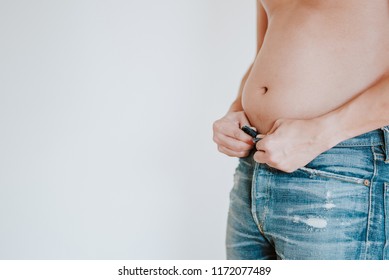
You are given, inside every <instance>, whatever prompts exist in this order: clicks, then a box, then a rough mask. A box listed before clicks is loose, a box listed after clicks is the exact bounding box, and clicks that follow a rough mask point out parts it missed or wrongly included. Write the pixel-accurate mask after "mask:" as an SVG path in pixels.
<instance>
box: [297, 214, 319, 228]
mask: <svg viewBox="0 0 389 280" xmlns="http://www.w3.org/2000/svg"><path fill="white" fill-rule="evenodd" d="M293 222H295V223H304V224H306V225H308V226H310V227H311V228H316V229H323V228H326V227H327V220H326V219H323V218H319V217H309V218H301V217H299V216H294V217H293Z"/></svg>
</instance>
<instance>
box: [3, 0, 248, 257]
mask: <svg viewBox="0 0 389 280" xmlns="http://www.w3.org/2000/svg"><path fill="white" fill-rule="evenodd" d="M254 53H255V1H254V0H246V1H242V0H164V1H159V0H149V1H144V0H127V1H125V0H104V1H102V0H95V1H92V0H90V1H89V0H68V1H65V0H63V1H53V0H37V1H27V0H0V258H1V259H224V258H225V252H224V239H225V225H226V219H227V209H228V193H229V191H230V188H231V187H232V174H233V170H234V168H235V165H236V163H237V160H236V159H232V158H228V157H226V156H223V155H221V154H219V153H218V152H217V151H216V145H215V144H214V143H213V142H212V129H211V128H212V123H213V121H214V120H216V119H217V118H219V117H221V116H222V115H223V114H224V113H225V111H226V110H227V108H228V106H229V105H230V103H231V101H232V100H233V99H234V97H235V96H236V93H237V90H238V87H239V83H240V80H241V78H242V76H243V74H244V72H245V71H246V69H247V67H248V66H249V64H250V63H251V62H252V60H253V58H254Z"/></svg>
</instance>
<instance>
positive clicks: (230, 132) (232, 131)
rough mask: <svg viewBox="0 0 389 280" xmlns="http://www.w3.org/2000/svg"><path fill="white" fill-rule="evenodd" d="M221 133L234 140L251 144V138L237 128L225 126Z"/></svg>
mask: <svg viewBox="0 0 389 280" xmlns="http://www.w3.org/2000/svg"><path fill="white" fill-rule="evenodd" d="M222 133H223V134H224V135H226V136H229V137H231V138H234V139H236V140H240V141H242V142H246V143H252V137H251V136H250V135H248V134H246V133H245V132H244V131H243V130H241V129H240V127H239V126H226V127H224V129H223V132H222Z"/></svg>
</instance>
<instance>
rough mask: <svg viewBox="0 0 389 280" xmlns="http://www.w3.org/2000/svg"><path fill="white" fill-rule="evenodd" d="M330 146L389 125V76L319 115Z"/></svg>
mask: <svg viewBox="0 0 389 280" xmlns="http://www.w3.org/2000/svg"><path fill="white" fill-rule="evenodd" d="M317 119H318V120H320V122H321V123H323V124H324V127H325V129H326V130H327V131H328V132H327V135H326V137H327V139H328V140H329V143H330V146H332V145H336V144H337V143H339V142H341V141H344V140H346V139H349V138H352V137H355V136H357V135H360V134H363V133H366V132H369V131H371V130H374V129H378V128H381V127H383V126H386V125H389V75H386V76H385V77H383V78H381V79H380V80H379V81H378V82H377V83H376V84H375V85H373V86H372V87H370V88H368V89H367V90H366V91H364V92H362V93H361V94H359V95H358V96H356V97H355V98H354V99H352V100H350V101H349V102H347V103H346V104H344V105H343V106H341V107H339V108H338V109H336V110H334V111H332V112H329V113H327V114H325V115H323V116H321V117H319V118H317Z"/></svg>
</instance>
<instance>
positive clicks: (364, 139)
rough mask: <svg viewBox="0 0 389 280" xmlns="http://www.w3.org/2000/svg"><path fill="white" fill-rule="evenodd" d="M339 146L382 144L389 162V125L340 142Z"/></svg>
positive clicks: (386, 159)
mask: <svg viewBox="0 0 389 280" xmlns="http://www.w3.org/2000/svg"><path fill="white" fill-rule="evenodd" d="M336 146H337V147H342V146H343V147H350V146H351V147H352V146H382V148H383V149H384V152H385V161H386V162H389V126H384V127H381V128H380V129H376V130H372V131H370V132H367V133H364V134H361V135H358V136H356V137H353V138H350V139H347V140H345V141H343V142H340V143H339V144H338V145H336Z"/></svg>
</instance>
